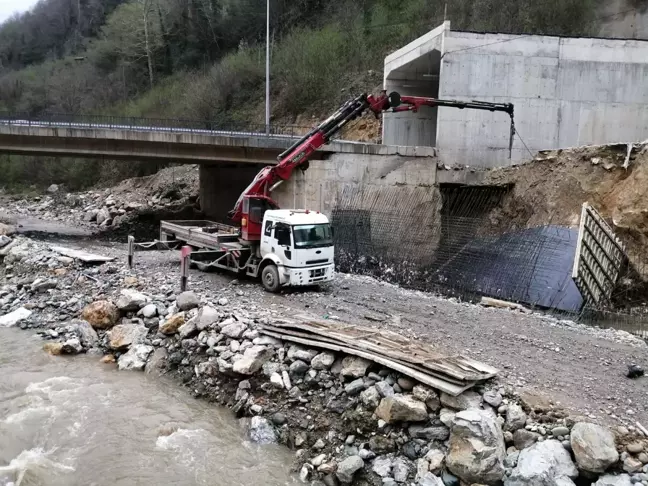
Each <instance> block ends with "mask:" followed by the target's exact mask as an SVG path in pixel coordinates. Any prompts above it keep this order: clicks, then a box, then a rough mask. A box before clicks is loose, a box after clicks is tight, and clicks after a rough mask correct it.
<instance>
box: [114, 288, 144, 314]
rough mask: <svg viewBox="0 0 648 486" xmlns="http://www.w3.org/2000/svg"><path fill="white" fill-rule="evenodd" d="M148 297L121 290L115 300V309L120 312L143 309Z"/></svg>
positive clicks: (130, 290)
mask: <svg viewBox="0 0 648 486" xmlns="http://www.w3.org/2000/svg"><path fill="white" fill-rule="evenodd" d="M148 300H149V299H148V297H146V296H145V295H144V294H142V293H140V292H138V291H137V290H133V289H122V291H121V292H120V294H119V297H118V298H117V302H116V305H117V308H118V309H119V310H120V311H122V312H129V311H136V310H139V309H140V307H144V306H145V305H146V304H147V302H148Z"/></svg>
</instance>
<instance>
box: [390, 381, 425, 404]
mask: <svg viewBox="0 0 648 486" xmlns="http://www.w3.org/2000/svg"><path fill="white" fill-rule="evenodd" d="M397 383H398V386H400V387H401V389H402V390H404V391H411V390H412V389H413V388H414V386H416V381H414V380H412V379H411V378H409V377H407V376H401V377H400V378H399V379H398V380H397ZM421 401H423V402H424V401H425V400H421Z"/></svg>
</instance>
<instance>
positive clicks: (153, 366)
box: [144, 348, 169, 374]
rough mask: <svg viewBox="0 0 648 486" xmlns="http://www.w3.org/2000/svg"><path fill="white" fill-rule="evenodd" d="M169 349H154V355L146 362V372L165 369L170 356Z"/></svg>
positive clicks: (158, 371)
mask: <svg viewBox="0 0 648 486" xmlns="http://www.w3.org/2000/svg"><path fill="white" fill-rule="evenodd" d="M168 354H169V353H168V351H167V349H166V348H155V351H153V356H151V359H149V360H148V363H146V367H145V368H144V372H145V373H146V374H156V373H161V372H162V371H163V370H164V364H165V363H166V361H167V358H168Z"/></svg>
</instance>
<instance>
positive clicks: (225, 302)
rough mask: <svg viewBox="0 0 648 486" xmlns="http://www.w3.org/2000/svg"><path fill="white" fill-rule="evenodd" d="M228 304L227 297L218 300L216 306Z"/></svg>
mask: <svg viewBox="0 0 648 486" xmlns="http://www.w3.org/2000/svg"><path fill="white" fill-rule="evenodd" d="M227 304H229V300H227V297H221V298H220V299H218V305H227Z"/></svg>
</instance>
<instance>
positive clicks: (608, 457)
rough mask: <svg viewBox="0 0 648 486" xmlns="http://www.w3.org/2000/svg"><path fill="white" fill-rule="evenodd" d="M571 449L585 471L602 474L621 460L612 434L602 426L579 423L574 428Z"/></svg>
mask: <svg viewBox="0 0 648 486" xmlns="http://www.w3.org/2000/svg"><path fill="white" fill-rule="evenodd" d="M570 442H571V448H572V451H573V452H574V457H575V458H576V464H578V467H579V468H580V469H582V470H584V471H588V472H593V473H602V472H604V471H605V470H606V469H607V468H608V467H610V466H611V465H612V464H614V463H615V462H617V461H618V460H619V453H618V452H617V450H616V444H615V443H614V435H613V434H612V432H611V431H610V430H609V429H607V428H605V427H602V426H600V425H596V424H590V423H586V422H579V423H577V424H576V425H574V427H573V428H572V431H571V436H570Z"/></svg>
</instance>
